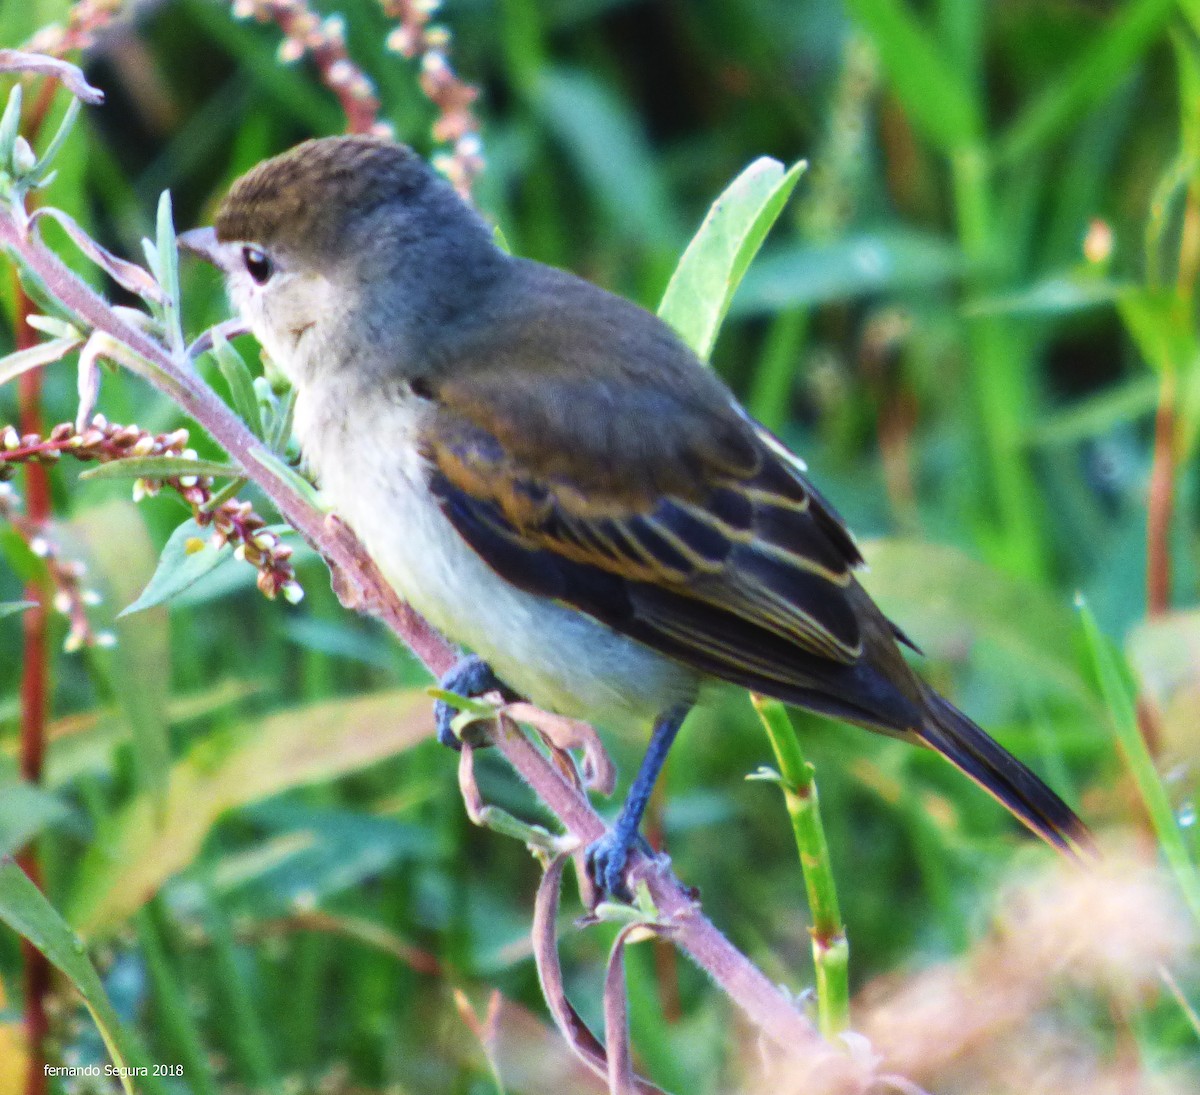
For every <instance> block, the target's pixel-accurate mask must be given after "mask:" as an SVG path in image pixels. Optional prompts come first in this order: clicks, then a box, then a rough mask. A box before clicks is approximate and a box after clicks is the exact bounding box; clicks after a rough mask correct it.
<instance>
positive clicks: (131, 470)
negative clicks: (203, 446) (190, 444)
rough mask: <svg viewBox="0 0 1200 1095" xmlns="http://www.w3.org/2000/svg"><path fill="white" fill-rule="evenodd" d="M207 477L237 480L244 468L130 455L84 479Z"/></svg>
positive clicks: (90, 470)
mask: <svg viewBox="0 0 1200 1095" xmlns="http://www.w3.org/2000/svg"><path fill="white" fill-rule="evenodd" d="M198 475H206V476H209V477H210V478H213V479H236V478H238V477H240V476H241V475H242V469H241V468H239V467H238V466H237V465H236V464H225V463H222V462H221V461H219V460H189V459H187V458H186V457H182V456H129V457H126V458H124V459H122V460H112V461H110V462H109V463H107V464H98V465H97V466H96V467H94V468H88V470H87V471H85V472H83V473H82V474H81V475H80V476H79V478H80V479H184V478H187V477H188V476H198Z"/></svg>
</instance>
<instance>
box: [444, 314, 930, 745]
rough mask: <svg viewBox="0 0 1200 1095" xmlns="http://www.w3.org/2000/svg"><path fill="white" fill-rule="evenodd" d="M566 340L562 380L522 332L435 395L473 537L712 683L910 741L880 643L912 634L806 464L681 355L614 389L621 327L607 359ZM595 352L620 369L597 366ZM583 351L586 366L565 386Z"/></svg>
mask: <svg viewBox="0 0 1200 1095" xmlns="http://www.w3.org/2000/svg"><path fill="white" fill-rule="evenodd" d="M638 314H643V313H638ZM625 318H626V321H627V322H629V323H637V322H642V321H641V320H639V319H638V318H637V317H636V315H635V314H634V313H633V312H630V313H629V314H628V315H627V316H626V317H625ZM649 318H651V317H647V319H649ZM616 326H617V327H619V328H623V325H622V324H620V323H618V324H617V325H616ZM549 330H550V329H549V328H544V329H543V332H542V335H543V337H540V338H539V339H538V340H537V348H538V350H539V352H540V353H541V354H542V355H543V356H542V358H541V359H540V363H539V367H540V368H541V369H542V371H543V373H548V374H549V375H547V376H546V378H545V379H546V382H545V383H536V382H531V376H530V374H531V370H530V368H529V367H528V360H529V357H528V354H529V353H530V351H529V349H528V348H527V347H526V348H525V349H524V351H523V348H522V345H521V339H520V338H519V337H514V339H512V340H506V339H504V338H502V337H501V338H496V337H493V338H492V339H491V342H490V344H489V347H488V349H487V350H486V352H487V353H488V354H490V355H491V356H490V358H489V360H488V362H487V364H486V367H483V368H477V369H474V370H462V369H455V370H449V371H448V375H449V376H451V377H453V379H452V380H447V381H446V382H444V383H442V384H437V382H436V381H435V382H433V384H432V386H430V385H426V387H427V388H429V389H430V390H428V391H427V395H428V396H429V398H430V399H431V400H432V401H433V403H434V406H435V410H434V412H433V413H432V414H431V415H429V416H428V418H427V422H428V425H427V427H426V428H425V430H424V433H423V436H422V439H421V443H422V451H423V453H424V455H425V457H426V459H427V460H428V461H429V464H430V469H431V489H432V491H433V493H434V495H435V497H436V498H437V500H438V502H439V503H440V505H441V507H442V510H443V512H444V513H445V514H446V516H447V517H448V518H449V520H450V521H451V523H452V524H453V525H454V527H455V528H456V529H457V530H458V532H459V534H460V535H461V536H462V537H463V538H464V539H465V540H466V541H467V542H468V543H469V544H470V545H471V546H472V547H473V548H474V550H475V551H476V552H477V553H478V554H479V555H480V556H481V557H482V558H483V559H484V560H485V561H487V562H488V564H489V565H490V566H491V567H492V568H493V569H494V570H496V571H497V572H498V573H499V574H500V575H502V576H503V577H504V578H506V579H507V580H508V581H510V582H512V583H513V584H515V585H517V586H519V587H521V588H523V589H526V590H528V591H531V592H534V593H538V594H540V595H542V596H547V597H552V598H554V599H557V600H560V601H562V602H565V603H567V604H570V605H572V606H573V607H575V608H577V609H579V610H581V611H583V612H585V613H587V614H589V615H591V616H593V617H595V618H597V619H599V620H601V621H602V622H604V623H605V624H607V625H609V626H610V627H612V628H614V629H615V630H616V631H619V632H621V633H623V634H626V635H628V636H630V637H631V638H634V639H637V640H638V641H640V642H643V643H645V644H646V645H648V646H650V647H653V648H655V649H658V650H660V651H662V652H663V653H666V654H668V655H670V656H671V657H674V658H676V659H678V660H679V661H682V662H684V663H686V664H689V665H692V666H694V667H695V668H697V669H699V670H701V671H703V672H705V673H709V674H712V675H714V676H716V677H719V678H723V679H725V680H729V681H732V682H734V683H737V684H741V685H743V686H745V687H748V688H751V689H754V690H757V691H761V692H765V693H768V694H773V695H778V696H780V697H781V698H785V699H788V700H789V701H791V702H796V703H801V704H804V705H805V706H809V707H813V708H816V709H819V710H824V711H827V712H828V713H830V714H835V715H840V716H843V717H846V718H850V719H853V720H855V721H859V722H866V723H868V724H871V725H875V726H878V727H880V728H881V729H895V730H899V731H904V730H907V729H908V728H910V727H911V726H912V725H913V724H914V721H915V719H916V712H915V711H914V709H913V707H912V705H911V703H910V701H909V699H908V698H906V697H905V695H904V694H903V687H902V686H901V688H900V689H898V688H897V687H896V683H899V682H895V683H893V682H892V681H891V680H889V676H890V674H889V673H888V672H887V671H886V670H885V671H884V672H882V673H881V672H880V670H881V669H883V667H882V666H879V665H877V664H874V663H876V662H877V661H878V658H876V657H875V651H876V649H877V648H878V647H879V645H880V642H879V637H880V636H884V635H886V647H887V649H888V650H890V651H893V652H894V650H895V648H894V643H893V642H892V638H893V633H892V632H891V631H890V630H889V625H888V624H887V621H886V620H884V618H883V616H882V615H881V614H880V613H879V611H878V609H876V608H875V607H874V605H873V604H871V602H870V601H869V599H868V598H867V597H866V594H865V593H863V591H862V589H861V587H859V586H858V583H857V582H856V581H855V579H854V576H853V573H852V572H853V568H854V567H855V566H856V565H857V564H859V563H860V562H861V557H860V556H859V553H858V550H857V548H856V547H855V545H854V542H853V541H852V539H851V538H850V536H849V534H848V533H847V531H846V529H845V526H844V525H843V524H842V522H841V520H840V519H839V518H838V517H837V515H836V514H835V513H834V511H833V510H832V508H831V507H830V506H829V505H828V504H827V503H826V502H825V501H824V500H823V499H822V498H821V496H820V495H819V494H818V493H817V492H816V490H815V489H814V488H813V487H812V486H811V485H810V484H809V483H808V482H807V481H806V479H805V478H804V475H803V474H802V465H801V464H800V462H799V460H798V459H797V458H795V457H794V456H792V455H791V454H790V453H789V452H788V451H787V449H786V448H785V447H784V446H783V445H782V444H781V443H780V442H779V441H778V440H776V439H775V438H774V437H773V436H772V435H771V434H770V433H768V432H767V431H766V430H765V429H764V428H762V427H760V426H758V425H757V424H755V423H754V422H752V421H751V420H749V419H748V418H747V417H746V416H745V414H744V412H742V411H741V410H740V408H738V407H737V405H736V404H735V403H734V401H733V398H732V396H730V395H729V393H728V392H727V390H726V389H725V388H724V387H723V386H722V385H721V384H720V383H719V382H718V381H717V380H716V379H715V378H712V377H711V374H709V373H708V372H707V371H706V370H701V369H699V368H698V367H697V365H696V363H695V361H694V359H691V358H690V355H688V354H687V351H686V350H684V349H683V348H682V347H677V348H670V352H671V353H674V354H676V355H678V357H677V359H676V358H673V359H671V363H667V362H666V361H665V360H663V358H662V354H663V352H664V351H663V350H661V349H660V350H659V351H656V353H658V354H659V360H657V361H656V362H655V363H654V367H653V368H651V369H647V370H645V371H641V372H637V373H634V374H633V375H627V376H625V377H621V378H618V379H619V380H620V382H612V383H606V382H605V381H606V378H608V379H611V377H610V376H609V373H610V372H611V369H612V355H613V353H614V341H613V340H614V339H615V341H616V345H615V350H616V352H617V353H619V352H620V350H621V339H620V337H619V335H620V334H621V333H622V332H621V331H617V330H613V331H611V332H609V334H610V335H611V336H612V338H610V339H609V340H608V341H607V342H604V340H602V339H597V340H596V343H595V346H594V347H592V340H591V339H589V338H588V337H586V336H585V337H582V338H580V337H579V336H578V331H577V330H576V331H575V333H574V334H573V336H572V340H571V341H570V342H569V343H565V344H564V345H562V346H559V347H553V346H551V352H550V359H551V360H550V362H549V363H545V356H544V355H545V354H546V351H547V338H546V337H545V336H547V335H548V333H549ZM643 333H645V332H643ZM654 333H656V329H654ZM549 341H550V342H551V343H552V342H553V338H552V337H551V338H550V339H549ZM630 344H631V345H633V346H638V345H642V346H644V340H642V339H634V340H632V342H631V343H630ZM593 352H594V353H597V354H604V355H606V357H605V360H604V362H603V364H597V365H596V366H595V370H596V371H590V370H589V365H590V361H589V358H588V355H589V353H593ZM567 354H571V355H574V357H573V358H572V360H571V369H570V370H569V372H566V373H564V374H561V375H556V366H555V364H554V362H556V361H562V360H563V359H564V355H567ZM624 364H625V366H626V367H627V368H632V367H631V366H629V365H628V363H624ZM601 369H603V370H606V371H604V372H599V370H601ZM510 370H511V371H510ZM518 370H519V373H518ZM533 372H534V375H535V376H536V370H534V371H533ZM597 373H598V374H599V375H597ZM695 374H701V375H700V376H699V377H697V376H696V375H695ZM864 650H866V651H868V656H867V657H864ZM895 659H896V662H897V663H898V665H899V667H900V668H899V672H900V673H901V674H902V676H903V678H904V680H905V681H907V680H908V679H909V675H908V673H907V671H906V668H905V667H904V663H903V660H902V659H900V658H899V655H898V654H895ZM887 660H888V662H889V667H890V663H891V658H890V657H889V658H888V659H887Z"/></svg>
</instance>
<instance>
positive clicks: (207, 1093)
mask: <svg viewBox="0 0 1200 1095" xmlns="http://www.w3.org/2000/svg"><path fill="white" fill-rule="evenodd" d="M160 912H161V903H160V899H158V898H155V899H154V901H153V902H152V903H151V905H150V906H148V907H147V908H145V909H142V910H141V912H139V913H138V915H137V918H136V924H137V934H138V944H139V946H140V948H141V952H142V958H143V959H144V960H145V962H146V971H147V973H148V974H149V975H150V984H151V986H152V988H153V992H154V998H155V1000H156V1001H157V1003H158V1013H159V1017H160V1018H161V1020H162V1024H163V1029H164V1030H165V1031H166V1033H167V1035H168V1037H169V1038H170V1040H171V1044H172V1046H173V1048H174V1050H175V1052H176V1053H177V1054H178V1055H179V1057H178V1063H179V1064H181V1065H182V1066H183V1068H184V1071H185V1074H186V1076H187V1082H188V1087H189V1088H190V1089H191V1090H192V1091H194V1092H196V1095H218V1088H217V1081H216V1078H215V1077H214V1076H213V1073H212V1066H211V1065H210V1064H209V1060H208V1054H207V1053H206V1052H205V1049H204V1037H203V1035H202V1034H201V1032H200V1029H199V1027H198V1025H197V1024H196V1021H195V1019H194V1017H193V1015H192V1009H191V1008H190V1007H189V1006H188V1002H187V998H186V990H185V988H184V986H183V985H181V984H180V983H179V981H178V980H177V978H176V976H175V973H174V971H173V970H172V969H171V963H170V960H169V959H168V957H167V952H166V948H165V947H164V945H163V939H162V935H161V933H160V930H159V925H158V924H157V923H156V922H155V914H158V913H160ZM168 1063H171V1064H174V1063H175V1062H168Z"/></svg>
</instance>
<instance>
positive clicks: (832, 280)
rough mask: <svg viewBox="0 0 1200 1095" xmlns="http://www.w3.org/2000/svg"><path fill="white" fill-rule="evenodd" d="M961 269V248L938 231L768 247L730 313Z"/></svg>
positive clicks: (949, 278)
mask: <svg viewBox="0 0 1200 1095" xmlns="http://www.w3.org/2000/svg"><path fill="white" fill-rule="evenodd" d="M964 269H965V262H964V259H963V256H962V252H961V251H960V250H959V249H958V247H957V246H956V245H955V244H954V243H952V242H950V241H948V240H945V239H942V238H941V237H939V236H933V235H929V234H926V233H924V232H913V231H910V230H906V229H901V230H896V229H887V230H884V231H880V232H871V233H866V234H863V235H856V236H847V237H845V238H843V239H840V240H834V241H833V242H830V243H821V244H806V245H803V246H799V247H786V248H781V249H778V250H772V251H769V252H767V253H766V254H764V255H762V256H761V257H760V258H759V259H758V261H757V262H755V264H754V265H753V266H752V267H751V268H750V269H749V270H748V271H747V272H746V277H745V279H744V280H743V282H742V287H741V289H740V290H739V291H738V293H737V295H736V296H735V297H734V298H733V303H732V305H731V306H730V312H731V314H733V315H737V316H741V315H760V314H762V313H764V312H779V311H784V310H787V309H791V308H798V307H802V306H805V305H814V304H825V303H828V302H829V301H835V300H845V299H847V298H850V297H859V296H864V295H866V294H875V293H886V292H892V293H900V292H912V291H915V290H918V289H930V288H934V287H937V286H940V285H946V284H948V283H950V282H953V281H955V280H956V279H957V278H959V277H960V276H961V275H962V273H963V272H964Z"/></svg>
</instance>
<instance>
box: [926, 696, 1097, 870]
mask: <svg viewBox="0 0 1200 1095" xmlns="http://www.w3.org/2000/svg"><path fill="white" fill-rule="evenodd" d="M926 712H927V718H926V723H925V725H924V726H921V727H918V728H917V734H918V735H919V736H920V737H921V739H922V740H923V741H925V742H926V744H928V745H930V746H932V747H933V748H934V749H936V750H937V751H938V752H939V753H941V754H942V756H944V757H945V758H946V759H947V760H948V761H950V763H951V764H953V765H954V766H955V767H956V768H957V769H959V771H961V772H962V773H963V774H964V775H967V776H970V778H971V779H973V780H974V781H975V782H976V783H978V784H979V786H980V787H982V788H983V789H984V790H985V791H987V792H988V793H989V794H990V795H992V796H993V797H994V798H995V799H996V800H997V801H998V802H999V803H1000V804H1001V805H1002V806H1005V807H1007V808H1008V809H1009V810H1010V811H1012V813H1013V815H1014V816H1015V817H1016V818H1017V819H1018V820H1020V821H1022V822H1024V823H1025V824H1026V825H1027V826H1028V827H1029V828H1030V829H1032V830H1033V831H1034V832H1035V833H1037V835H1038V836H1040V837H1041V838H1042V839H1043V840H1045V841H1046V842H1047V843H1048V844H1052V845H1054V847H1056V848H1059V849H1061V850H1062V851H1064V852H1068V853H1071V854H1076V855H1078V854H1080V853H1083V854H1086V855H1091V854H1092V853H1093V852H1094V844H1093V841H1092V835H1091V833H1090V832H1088V829H1087V826H1086V825H1084V823H1083V822H1082V821H1080V820H1079V818H1077V817H1076V816H1075V814H1074V812H1073V811H1072V810H1071V808H1070V807H1069V806H1068V805H1067V804H1066V803H1065V802H1063V800H1062V799H1060V798H1059V797H1058V795H1056V794H1055V793H1054V792H1053V791H1051V790H1050V788H1049V787H1047V786H1046V785H1045V784H1044V783H1043V782H1042V781H1041V780H1040V779H1039V778H1038V777H1037V776H1035V775H1034V774H1033V773H1032V772H1031V771H1030V770H1029V769H1028V768H1026V767H1025V765H1023V764H1022V763H1021V762H1020V761H1019V760H1017V758H1016V757H1014V756H1012V755H1011V754H1009V753H1007V752H1005V751H1004V750H1003V749H1001V748H1000V746H999V745H997V744H996V743H995V742H994V741H992V739H991V738H989V737H988V736H987V734H985V733H984V732H983V730H981V729H980V728H979V727H978V726H976V725H975V723H973V722H972V721H971V720H970V719H969V718H967V716H966V715H964V714H963V713H962V712H961V711H959V710H958V709H957V708H956V707H954V706H953V705H952V704H951V703H949V702H948V701H946V700H944V699H942V697H941V696H939V695H938V694H937V693H936V692H934V691H933V690H932V689H930V690H929V692H928V696H927V705H926Z"/></svg>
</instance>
